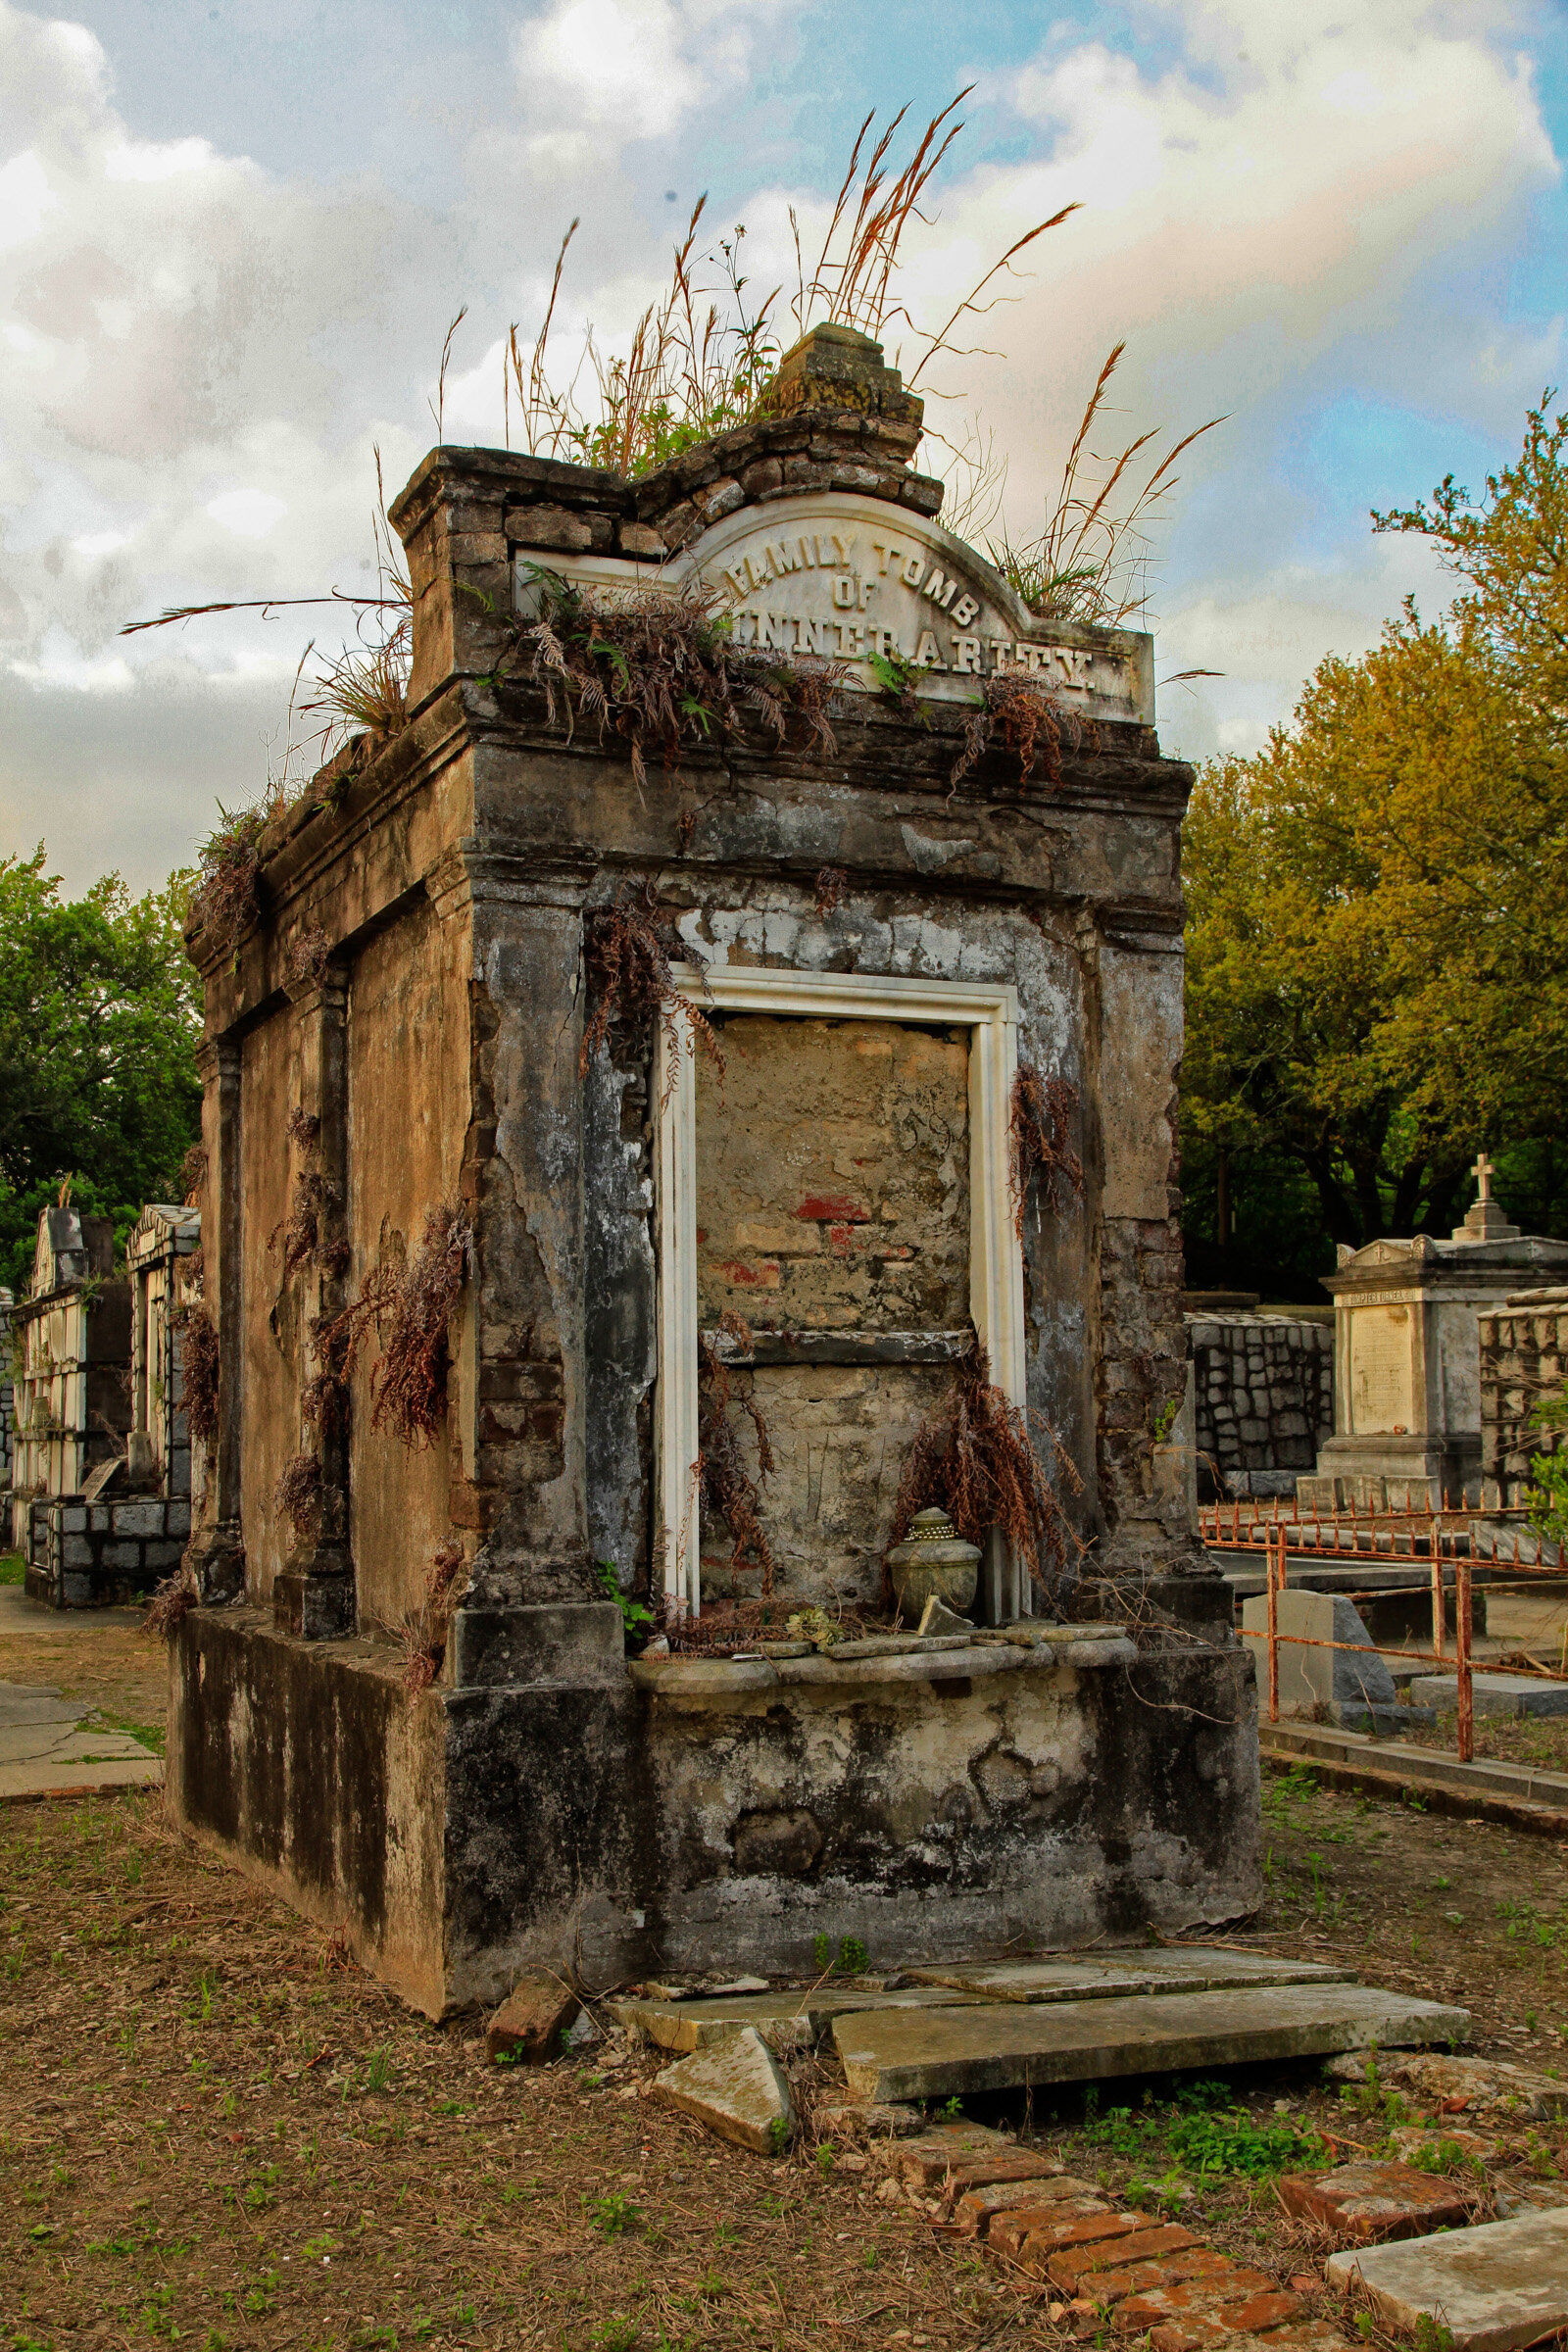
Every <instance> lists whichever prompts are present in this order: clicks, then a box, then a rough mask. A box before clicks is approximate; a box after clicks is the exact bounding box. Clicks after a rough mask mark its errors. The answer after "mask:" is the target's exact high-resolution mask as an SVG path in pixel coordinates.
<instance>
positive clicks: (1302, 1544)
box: [1198, 1496, 1568, 1764]
mask: <svg viewBox="0 0 1568 2352" xmlns="http://www.w3.org/2000/svg"><path fill="white" fill-rule="evenodd" d="M1268 1506H1272V1507H1268ZM1482 1517H1485V1518H1487V1519H1488V1520H1490V1521H1492V1522H1494V1523H1495V1522H1496V1521H1497V1520H1499V1519H1501V1520H1506V1519H1508V1518H1518V1519H1520V1520H1522V1519H1523V1517H1524V1513H1523V1511H1522V1510H1519V1509H1517V1508H1516V1509H1515V1510H1513V1511H1507V1512H1505V1511H1490V1512H1487V1513H1484V1514H1483V1513H1481V1512H1477V1511H1473V1510H1468V1509H1466V1508H1465V1507H1464V1506H1463V1505H1462V1504H1460V1505H1457V1506H1456V1505H1454V1504H1453V1503H1452V1502H1450V1501H1448V1500H1446V1499H1445V1501H1444V1503H1443V1504H1442V1505H1441V1506H1439V1505H1436V1504H1434V1505H1431V1506H1429V1507H1428V1508H1427V1509H1425V1510H1411V1511H1391V1510H1386V1509H1385V1510H1372V1509H1367V1510H1364V1511H1358V1510H1357V1509H1356V1508H1355V1507H1354V1506H1353V1505H1347V1506H1346V1507H1345V1508H1344V1509H1343V1510H1341V1511H1336V1512H1333V1513H1330V1514H1329V1515H1328V1516H1326V1517H1325V1516H1324V1515H1323V1514H1322V1513H1319V1512H1315V1511H1314V1512H1308V1513H1302V1512H1301V1511H1299V1509H1298V1508H1297V1506H1296V1505H1295V1503H1294V1502H1292V1504H1291V1506H1290V1509H1289V1510H1288V1511H1287V1510H1286V1508H1285V1507H1284V1498H1283V1497H1274V1496H1261V1497H1258V1498H1257V1499H1255V1500H1251V1501H1249V1502H1246V1503H1243V1502H1241V1501H1239V1500H1238V1501H1233V1502H1230V1503H1205V1504H1201V1505H1200V1507H1199V1513H1198V1523H1199V1524H1198V1534H1199V1540H1200V1542H1201V1543H1202V1544H1204V1545H1205V1546H1206V1547H1207V1548H1208V1549H1209V1550H1211V1551H1229V1552H1241V1553H1245V1552H1253V1553H1256V1552H1261V1553H1262V1555H1263V1563H1264V1573H1265V1590H1266V1593H1267V1631H1266V1636H1265V1640H1266V1643H1267V1653H1268V1719H1269V1722H1270V1723H1278V1721H1279V1719H1280V1656H1279V1653H1280V1645H1281V1644H1282V1643H1290V1644H1292V1645H1293V1646H1295V1647H1298V1648H1303V1649H1343V1650H1348V1651H1350V1652H1352V1653H1359V1654H1362V1655H1364V1654H1365V1649H1366V1644H1365V1643H1362V1642H1331V1641H1326V1640H1322V1639H1320V1638H1314V1637H1312V1636H1310V1635H1306V1634H1282V1633H1281V1632H1280V1630H1279V1596H1280V1594H1281V1593H1283V1592H1285V1591H1286V1590H1287V1588H1288V1585H1289V1578H1290V1555H1291V1553H1292V1551H1293V1550H1294V1551H1296V1552H1297V1553H1298V1554H1301V1555H1309V1556H1310V1564H1311V1565H1312V1566H1319V1565H1325V1564H1329V1563H1338V1562H1341V1561H1343V1562H1346V1563H1348V1564H1349V1563H1355V1562H1360V1563H1362V1564H1363V1565H1376V1564H1380V1563H1382V1562H1385V1561H1386V1562H1388V1563H1389V1564H1390V1565H1397V1563H1398V1562H1399V1561H1400V1560H1401V1559H1403V1560H1408V1561H1410V1562H1412V1563H1413V1562H1415V1561H1425V1562H1426V1563H1428V1564H1429V1565H1430V1569H1431V1577H1432V1646H1431V1648H1430V1649H1403V1648H1395V1647H1394V1646H1392V1645H1391V1644H1389V1643H1386V1642H1377V1643H1375V1644H1374V1645H1373V1646H1374V1647H1375V1648H1376V1650H1377V1653H1378V1655H1379V1656H1380V1657H1384V1658H1413V1659H1417V1660H1419V1661H1420V1662H1421V1663H1422V1664H1423V1665H1433V1664H1437V1665H1443V1664H1445V1663H1446V1623H1445V1619H1446V1591H1447V1589H1448V1586H1449V1583H1450V1581H1451V1586H1452V1590H1453V1595H1454V1664H1455V1667H1456V1669H1457V1676H1458V1690H1457V1700H1458V1734H1457V1738H1458V1751H1459V1761H1460V1762H1461V1763H1462V1764H1469V1763H1471V1762H1473V1760H1474V1757H1475V1686H1474V1681H1473V1668H1472V1663H1471V1639H1472V1636H1471V1613H1472V1602H1473V1595H1472V1579H1473V1575H1474V1571H1475V1568H1476V1567H1477V1566H1478V1565H1479V1566H1485V1567H1490V1568H1492V1569H1493V1570H1495V1571H1499V1570H1500V1571H1501V1573H1502V1575H1503V1576H1504V1577H1505V1578H1507V1579H1508V1580H1509V1582H1510V1583H1511V1582H1513V1581H1514V1580H1515V1579H1517V1580H1518V1581H1520V1582H1522V1583H1526V1584H1528V1583H1530V1582H1532V1581H1534V1580H1535V1579H1537V1578H1540V1579H1542V1580H1543V1581H1544V1579H1546V1578H1556V1577H1560V1576H1562V1575H1563V1574H1564V1573H1568V1571H1565V1568H1564V1564H1563V1562H1562V1558H1561V1554H1560V1551H1559V1547H1558V1546H1557V1545H1556V1544H1552V1545H1550V1547H1549V1548H1550V1553H1551V1556H1550V1557H1549V1558H1548V1556H1547V1550H1548V1546H1547V1545H1546V1544H1545V1543H1544V1541H1543V1539H1542V1538H1541V1537H1540V1536H1538V1535H1537V1534H1536V1533H1535V1531H1534V1530H1533V1529H1531V1528H1528V1527H1524V1526H1518V1527H1516V1528H1515V1530H1514V1537H1513V1554H1512V1558H1511V1559H1510V1558H1509V1557H1508V1555H1507V1553H1506V1552H1505V1551H1503V1550H1502V1549H1501V1547H1500V1542H1499V1541H1498V1539H1496V1538H1495V1539H1494V1549H1493V1551H1492V1553H1491V1554H1487V1553H1484V1552H1483V1551H1482V1550H1481V1548H1480V1544H1479V1538H1478V1527H1477V1523H1478V1522H1479V1520H1480V1519H1481V1518H1482ZM1526 1545H1529V1546H1530V1547H1532V1549H1533V1554H1534V1556H1533V1557H1532V1556H1528V1555H1527V1552H1526V1548H1525V1546H1526ZM1387 1591H1388V1589H1387V1588H1383V1589H1376V1588H1374V1589H1372V1590H1370V1591H1368V1592H1365V1593H1340V1594H1338V1595H1337V1597H1338V1598H1340V1599H1346V1600H1352V1601H1360V1600H1381V1599H1384V1598H1386V1597H1387ZM1564 1650H1565V1658H1568V1640H1565V1643H1564ZM1544 1679H1545V1678H1544ZM1549 1679H1552V1680H1560V1679H1562V1678H1560V1677H1551V1678H1549Z"/></svg>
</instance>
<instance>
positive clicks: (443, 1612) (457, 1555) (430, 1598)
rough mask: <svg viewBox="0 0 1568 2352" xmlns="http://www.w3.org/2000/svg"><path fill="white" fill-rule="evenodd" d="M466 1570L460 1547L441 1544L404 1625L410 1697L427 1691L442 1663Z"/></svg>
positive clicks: (405, 1682)
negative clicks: (417, 1600)
mask: <svg viewBox="0 0 1568 2352" xmlns="http://www.w3.org/2000/svg"><path fill="white" fill-rule="evenodd" d="M466 1566H467V1562H466V1559H465V1557H464V1552H463V1546H462V1544H442V1545H441V1546H440V1547H439V1549H438V1550H437V1552H436V1554H435V1556H434V1558H433V1560H432V1561H431V1563H430V1573H429V1575H428V1576H427V1577H426V1579H425V1584H424V1597H423V1599H422V1600H421V1601H420V1603H419V1605H418V1607H417V1609H414V1610H412V1611H411V1612H410V1614H409V1615H408V1616H407V1617H406V1618H405V1619H404V1621H403V1629H402V1631H403V1655H404V1665H403V1688H404V1690H405V1691H408V1693H409V1695H410V1696H411V1697H413V1696H415V1695H416V1694H417V1692H418V1691H427V1690H428V1689H429V1687H430V1685H431V1684H432V1683H433V1682H434V1681H435V1678H436V1676H437V1675H438V1674H439V1673H440V1671H441V1668H442V1666H443V1664H444V1663H445V1660H446V1654H447V1636H448V1634H449V1633H450V1632H451V1630H452V1619H453V1617H454V1615H455V1613H456V1611H457V1607H458V1603H459V1602H460V1600H461V1599H462V1597H463V1595H462V1592H461V1591H460V1589H459V1579H460V1578H461V1577H462V1576H463V1574H464V1572H465V1570H466Z"/></svg>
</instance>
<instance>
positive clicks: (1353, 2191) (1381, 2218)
mask: <svg viewBox="0 0 1568 2352" xmlns="http://www.w3.org/2000/svg"><path fill="white" fill-rule="evenodd" d="M1279 2194H1280V2203H1281V2204H1282V2205H1283V2206H1284V2208H1285V2210H1286V2212H1287V2213H1288V2214H1290V2215H1291V2217H1292V2219H1293V2220H1295V2221H1299V2222H1316V2223H1317V2225H1318V2227H1319V2228H1320V2229H1332V2230H1333V2231H1334V2232H1335V2234H1336V2235H1337V2236H1340V2237H1349V2238H1354V2239H1356V2240H1357V2241H1358V2242H1359V2243H1361V2244H1363V2245H1367V2244H1372V2243H1375V2242H1379V2241H1381V2240H1383V2239H1385V2238H1391V2237H1425V2236H1427V2235H1428V2234H1429V2232H1430V2231H1432V2230H1434V2229H1454V2228H1458V2229H1462V2228H1463V2227H1464V2225H1465V2223H1467V2222H1468V2221H1469V2219H1470V2203H1469V2200H1468V2199H1467V2198H1466V2197H1465V2196H1464V2195H1463V2194H1462V2193H1461V2192H1460V2191H1459V2190H1458V2189H1457V2188H1456V2187H1455V2186H1454V2184H1453V2182H1452V2181H1451V2180H1434V2179H1433V2177H1432V2175H1431V2174H1430V2173H1418V2172H1416V2171H1414V2170H1413V2169H1412V2167H1411V2166H1409V2165H1407V2164H1346V2165H1342V2166H1341V2167H1340V2169H1339V2171H1338V2172H1333V2173H1287V2174H1286V2175H1285V2177H1284V2178H1283V2179H1282V2180H1281V2181H1280V2183H1279Z"/></svg>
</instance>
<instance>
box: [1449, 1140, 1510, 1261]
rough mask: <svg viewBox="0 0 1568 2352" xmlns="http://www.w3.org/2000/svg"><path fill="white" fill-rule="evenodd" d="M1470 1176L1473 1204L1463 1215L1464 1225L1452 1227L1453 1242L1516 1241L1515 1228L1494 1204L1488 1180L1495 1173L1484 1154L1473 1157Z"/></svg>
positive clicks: (1496, 1204)
mask: <svg viewBox="0 0 1568 2352" xmlns="http://www.w3.org/2000/svg"><path fill="white" fill-rule="evenodd" d="M1470 1172H1471V1174H1472V1175H1473V1176H1474V1178H1475V1180H1476V1186H1477V1193H1476V1200H1475V1203H1474V1205H1473V1206H1472V1207H1471V1208H1470V1209H1469V1210H1468V1211H1467V1212H1466V1215H1465V1220H1464V1223H1463V1224H1462V1225H1456V1226H1455V1227H1454V1229H1453V1238H1454V1240H1455V1241H1456V1242H1511V1241H1514V1240H1516V1239H1517V1237H1518V1233H1519V1228H1518V1226H1517V1225H1510V1224H1509V1222H1508V1220H1507V1217H1506V1216H1505V1215H1504V1214H1503V1209H1502V1203H1501V1201H1494V1199H1493V1198H1492V1179H1493V1177H1494V1176H1495V1174H1496V1172H1497V1171H1496V1167H1495V1164H1494V1162H1493V1161H1492V1160H1490V1159H1489V1158H1488V1157H1487V1155H1486V1153H1485V1152H1478V1153H1477V1155H1476V1163H1475V1166H1474V1167H1473V1168H1472V1169H1471V1171H1470Z"/></svg>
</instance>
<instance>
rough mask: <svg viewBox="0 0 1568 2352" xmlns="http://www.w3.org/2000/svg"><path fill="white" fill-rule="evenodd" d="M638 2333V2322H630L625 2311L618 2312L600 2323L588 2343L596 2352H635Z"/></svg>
mask: <svg viewBox="0 0 1568 2352" xmlns="http://www.w3.org/2000/svg"><path fill="white" fill-rule="evenodd" d="M638 2333H639V2330H638V2327H637V2323H636V2321H635V2320H628V2319H627V2317H626V2315H625V2313H624V2312H623V2311H616V2312H613V2313H612V2314H611V2316H610V2318H609V2319H608V2320H601V2321H600V2323H599V2325H598V2327H595V2328H594V2330H593V2332H592V2334H591V2335H590V2336H589V2338H588V2341H589V2342H590V2343H591V2344H592V2345H593V2347H594V2352H634V2347H635V2345H636V2343H637V2339H638Z"/></svg>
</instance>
